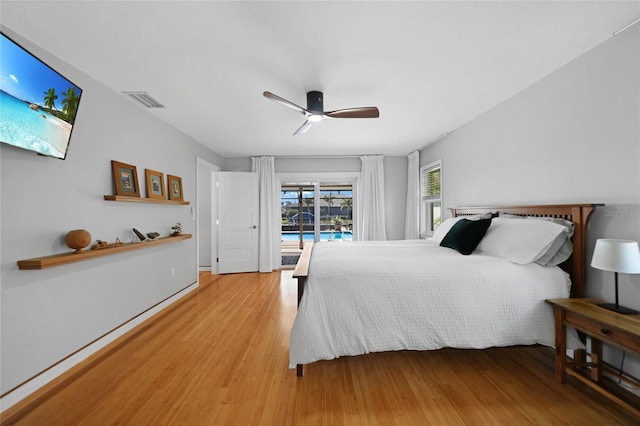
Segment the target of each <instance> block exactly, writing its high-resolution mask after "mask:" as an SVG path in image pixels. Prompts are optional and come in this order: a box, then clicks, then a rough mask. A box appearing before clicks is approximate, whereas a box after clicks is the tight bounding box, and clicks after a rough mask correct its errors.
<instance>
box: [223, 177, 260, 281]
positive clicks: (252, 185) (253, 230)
mask: <svg viewBox="0 0 640 426" xmlns="http://www.w3.org/2000/svg"><path fill="white" fill-rule="evenodd" d="M218 209H219V210H218V212H219V214H218V218H219V219H218V272H219V273H221V274H228V273H234V272H255V271H257V270H258V213H259V200H258V174H257V173H246V172H218Z"/></svg>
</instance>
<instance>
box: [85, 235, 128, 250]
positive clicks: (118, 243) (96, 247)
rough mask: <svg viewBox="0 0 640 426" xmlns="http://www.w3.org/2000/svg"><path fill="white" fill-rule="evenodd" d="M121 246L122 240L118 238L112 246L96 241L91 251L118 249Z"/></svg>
mask: <svg viewBox="0 0 640 426" xmlns="http://www.w3.org/2000/svg"><path fill="white" fill-rule="evenodd" d="M121 245H122V241H120V238H118V237H116V241H115V242H114V243H111V244H109V243H108V242H106V241H103V240H96V243H95V244H94V245H92V246H91V250H99V249H106V248H112V247H118V246H121Z"/></svg>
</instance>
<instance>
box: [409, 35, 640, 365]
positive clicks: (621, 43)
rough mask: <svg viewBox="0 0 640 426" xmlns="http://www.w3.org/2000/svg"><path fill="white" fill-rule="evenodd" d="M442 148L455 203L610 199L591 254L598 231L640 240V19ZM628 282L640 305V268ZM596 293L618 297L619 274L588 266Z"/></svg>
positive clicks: (428, 156)
mask: <svg viewBox="0 0 640 426" xmlns="http://www.w3.org/2000/svg"><path fill="white" fill-rule="evenodd" d="M440 158H441V159H442V160H443V194H444V205H445V207H453V206H462V205H500V204H502V205H511V204H549V203H572V202H585V203H605V204H606V206H604V207H601V208H598V209H597V210H596V211H595V212H594V214H593V215H592V218H591V222H590V226H589V231H588V241H587V256H588V259H589V260H590V259H591V255H592V253H593V246H594V245H595V240H596V239H597V238H603V237H607V238H626V239H632V240H636V241H638V240H640V25H635V26H634V27H632V28H631V29H629V30H627V31H625V32H623V33H622V34H620V35H619V36H617V37H615V38H611V39H609V40H608V41H606V42H605V43H603V44H601V45H600V46H598V47H596V48H594V49H593V50H591V51H589V52H587V53H586V54H584V55H582V56H580V57H579V58H577V59H575V60H574V61H573V62H571V63H570V64H568V65H566V66H565V67H563V68H561V69H560V70H558V71H556V72H554V73H552V74H551V75H549V76H547V77H546V78H544V79H543V80H541V81H539V82H538V83H536V84H534V85H532V86H531V87H529V88H527V89H526V90H524V91H522V92H521V93H519V94H518V95H516V96H514V97H513V98H511V99H509V100H508V101H506V102H504V103H503V104H501V105H499V106H498V107H496V108H494V109H493V110H491V111H489V112H487V113H485V114H483V115H481V116H480V117H478V118H477V119H475V120H474V121H472V122H470V123H469V124H467V125H465V126H463V127H462V128H460V129H458V130H456V131H455V132H454V133H452V134H451V135H450V136H448V137H446V138H445V139H443V140H441V141H439V142H437V143H435V144H433V145H431V146H428V147H426V148H424V149H423V150H422V151H421V156H420V163H421V164H427V163H429V162H431V161H434V160H437V159H440ZM620 289H621V290H620V291H621V298H622V300H623V301H624V304H625V305H627V306H629V307H633V308H636V309H640V275H626V274H621V275H620ZM587 293H588V295H589V296H597V297H601V298H604V299H606V300H608V301H611V300H613V299H614V292H613V275H612V274H611V273H603V272H602V271H598V270H595V269H593V268H588V271H587ZM608 357H609V359H610V360H612V362H615V363H617V358H618V357H619V353H618V352H617V351H615V350H610V353H609V354H608ZM627 360H629V357H627ZM627 363H628V364H634V361H633V360H631V361H627ZM635 365H636V366H637V365H638V362H637V360H636V361H635ZM634 370H635V374H636V375H639V374H640V367H638V366H637V367H635V369H634Z"/></svg>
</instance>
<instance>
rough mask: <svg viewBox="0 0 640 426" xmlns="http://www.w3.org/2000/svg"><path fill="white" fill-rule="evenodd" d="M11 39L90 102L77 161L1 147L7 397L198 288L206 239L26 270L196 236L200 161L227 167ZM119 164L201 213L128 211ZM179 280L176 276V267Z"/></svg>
mask: <svg viewBox="0 0 640 426" xmlns="http://www.w3.org/2000/svg"><path fill="white" fill-rule="evenodd" d="M2 31H3V32H5V33H6V34H8V35H9V36H10V37H12V38H13V39H14V40H16V41H17V42H18V43H20V44H21V45H23V46H24V47H25V48H27V49H28V50H30V51H31V52H32V53H34V54H35V55H37V56H38V57H39V58H40V59H42V60H43V61H45V62H46V63H48V64H49V65H50V66H52V67H53V68H55V69H56V70H58V71H59V72H61V73H62V74H63V75H65V76H66V77H67V78H68V79H70V80H71V81H73V82H74V83H76V84H77V85H78V86H80V87H81V88H82V89H83V90H84V91H83V94H82V99H81V101H80V106H79V111H78V116H77V119H76V123H75V127H74V130H73V135H72V138H71V143H70V147H69V152H68V155H67V159H66V160H64V161H61V160H56V159H52V158H48V157H41V156H37V155H36V154H34V153H31V152H27V151H23V150H20V149H17V148H14V147H10V146H6V145H4V144H2V145H0V157H1V158H0V164H1V169H0V172H1V190H2V192H1V201H2V203H1V216H0V219H1V227H0V230H1V253H2V259H1V277H2V284H1V291H0V299H1V309H2V310H1V322H2V325H1V327H2V328H1V368H0V370H1V380H0V382H1V392H0V393H2V394H4V393H6V392H7V391H9V390H11V389H13V388H14V387H15V386H17V385H19V384H21V383H22V382H23V381H25V380H28V379H29V378H31V377H33V376H34V375H37V374H38V373H40V372H41V371H43V370H44V369H46V368H48V367H49V366H51V365H52V364H54V363H56V362H58V361H59V360H61V359H63V358H65V357H67V356H68V355H69V354H71V353H73V352H74V351H77V350H78V349H80V348H82V347H84V346H85V345H87V344H89V343H91V342H92V341H94V340H95V339H97V338H99V337H100V336H102V335H104V334H105V333H108V332H109V331H111V330H113V329H114V328H116V327H118V326H119V325H121V324H122V323H124V322H126V321H128V320H129V319H131V318H133V317H135V316H137V315H139V314H140V313H141V312H144V311H145V310H147V309H149V308H150V307H152V306H153V305H155V304H157V303H158V302H160V301H162V300H164V299H166V298H168V297H169V296H171V295H173V294H174V293H176V292H178V291H180V290H181V289H183V288H185V287H188V286H190V285H191V284H193V283H194V282H196V281H197V260H196V238H192V239H191V240H187V241H182V242H179V243H175V244H168V245H163V246H158V247H153V248H147V249H143V250H136V251H132V252H127V253H121V254H115V255H111V256H106V257H101V258H97V259H93V260H87V261H83V262H78V263H73V264H69V265H65V266H60V267H56V268H51V269H45V270H41V271H20V270H18V268H17V265H16V261H17V260H19V259H27V258H32V257H39V256H44V255H49V254H54V253H63V252H67V251H69V249H68V248H67V247H66V246H65V245H64V243H63V237H64V235H65V234H66V232H67V231H69V230H71V229H78V228H84V229H87V230H88V231H89V232H90V233H91V235H92V237H93V240H94V241H95V239H102V240H107V241H110V242H113V241H114V240H115V238H116V237H119V238H120V239H121V240H123V241H130V240H131V234H130V229H131V228H132V227H136V228H138V229H139V230H141V231H143V232H145V233H146V232H150V231H157V232H160V233H161V234H163V235H167V234H168V233H169V228H170V227H171V226H172V225H173V224H174V223H176V222H181V223H182V225H183V230H184V232H185V233H195V221H194V220H193V218H192V216H191V213H190V208H191V207H193V208H196V207H197V206H196V188H195V186H196V157H201V158H203V159H205V160H207V161H209V162H211V163H214V164H219V165H221V164H223V159H222V158H221V157H219V156H218V155H216V154H215V153H213V152H212V151H210V150H209V149H207V148H205V147H204V146H202V145H200V144H198V143H196V142H195V141H193V140H192V139H190V138H188V137H187V136H185V135H184V134H182V133H180V132H178V131H176V130H175V129H173V128H172V127H170V126H168V125H167V124H165V123H164V122H162V121H161V120H159V119H158V118H156V117H155V116H153V115H152V114H150V113H148V112H147V111H145V110H144V108H142V107H140V106H138V105H136V104H134V103H133V102H131V101H129V100H128V99H125V98H124V97H123V95H121V94H119V93H116V92H114V91H112V90H110V89H108V88H106V87H105V86H103V85H101V84H100V83H98V82H96V81H95V80H93V79H91V78H90V77H88V76H87V75H85V74H83V73H82V72H80V71H79V70H77V69H74V68H73V67H71V66H69V65H68V64H66V63H64V62H62V61H60V60H59V59H57V58H55V57H54V56H52V55H51V54H49V53H48V52H46V51H43V50H42V49H40V48H38V47H37V46H35V45H33V44H32V43H30V42H28V41H27V40H25V39H24V38H23V37H20V36H19V35H17V34H15V33H13V32H12V31H10V30H9V29H7V28H5V27H2ZM111 160H117V161H121V162H124V163H128V164H133V165H135V166H137V169H138V170H137V171H138V179H139V182H140V187H141V188H142V189H143V192H144V189H145V184H144V169H145V168H149V169H153V170H158V171H162V172H163V173H165V175H166V174H167V173H169V174H173V175H177V176H180V177H182V181H183V187H184V195H185V200H189V201H191V206H175V205H156V204H139V203H122V202H121V203H117V202H107V201H104V200H103V195H105V194H113V193H114V190H113V183H112V182H113V180H112V175H111V164H110V161H111ZM172 267H173V268H175V271H176V276H175V277H174V278H171V277H170V268H172Z"/></svg>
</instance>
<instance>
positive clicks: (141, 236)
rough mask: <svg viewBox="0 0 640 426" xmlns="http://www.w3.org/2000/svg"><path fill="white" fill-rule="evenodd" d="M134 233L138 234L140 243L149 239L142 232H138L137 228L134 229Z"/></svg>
mask: <svg viewBox="0 0 640 426" xmlns="http://www.w3.org/2000/svg"><path fill="white" fill-rule="evenodd" d="M132 230H133V233H134V234H136V236H137V237H138V238H139V239H140V241H144V240H146V239H147V238H146V237H145V236H144V234H143V233H142V232H140V231H138V230H137V229H136V228H133V229H132Z"/></svg>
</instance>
